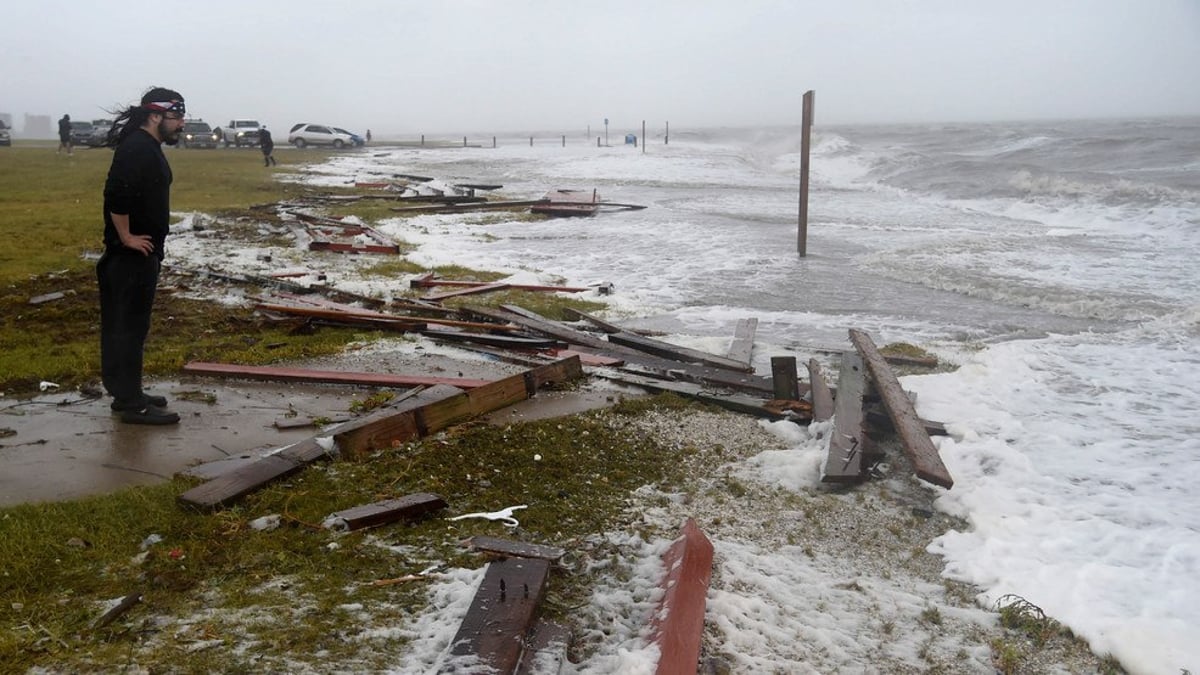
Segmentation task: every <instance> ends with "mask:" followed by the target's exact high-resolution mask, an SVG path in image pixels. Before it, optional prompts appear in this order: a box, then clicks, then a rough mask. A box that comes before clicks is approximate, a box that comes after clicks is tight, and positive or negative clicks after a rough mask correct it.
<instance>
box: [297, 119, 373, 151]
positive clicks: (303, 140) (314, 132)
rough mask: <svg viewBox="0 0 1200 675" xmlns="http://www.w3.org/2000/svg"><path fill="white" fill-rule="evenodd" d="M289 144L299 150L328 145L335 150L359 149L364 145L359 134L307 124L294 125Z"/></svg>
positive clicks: (322, 125) (321, 125)
mask: <svg viewBox="0 0 1200 675" xmlns="http://www.w3.org/2000/svg"><path fill="white" fill-rule="evenodd" d="M288 143H291V144H292V145H294V146H296V147H297V148H303V147H306V146H309V145H328V146H331V147H334V148H344V147H347V146H350V147H357V146H360V145H362V144H363V142H362V139H361V138H360V137H359V136H358V135H357V134H352V133H350V132H349V131H346V130H345V129H339V128H338V127H331V126H328V125H325V124H308V123H307V122H301V123H300V124H294V125H292V129H291V131H289V132H288Z"/></svg>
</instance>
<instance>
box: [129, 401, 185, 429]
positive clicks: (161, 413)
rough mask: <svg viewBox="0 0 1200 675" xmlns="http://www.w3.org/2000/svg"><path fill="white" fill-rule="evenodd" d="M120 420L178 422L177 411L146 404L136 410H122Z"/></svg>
mask: <svg viewBox="0 0 1200 675" xmlns="http://www.w3.org/2000/svg"><path fill="white" fill-rule="evenodd" d="M121 421H122V422H124V423H126V424H178V423H179V413H173V412H171V411H170V410H166V409H164V408H159V407H157V406H152V405H148V406H144V407H141V408H138V409H136V410H126V411H123V412H122V413H121Z"/></svg>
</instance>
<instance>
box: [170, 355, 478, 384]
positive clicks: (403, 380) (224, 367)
mask: <svg viewBox="0 0 1200 675" xmlns="http://www.w3.org/2000/svg"><path fill="white" fill-rule="evenodd" d="M183 372H185V373H188V374H190V375H214V376H223V377H238V378H242V379H247V380H264V381H269V382H324V383H329V384H356V385H364V386H371V387H413V386H417V385H429V386H432V385H435V384H448V385H450V386H452V387H458V388H459V389H474V388H475V387H482V386H483V385H485V384H487V383H489V382H491V380H479V379H472V378H466V377H434V376H430V375H395V374H392V373H366V372H354V371H342V370H312V369H308V368H284V367H279V366H242V365H236V364H230V363H207V362H204V361H193V362H191V363H187V364H184V366H183Z"/></svg>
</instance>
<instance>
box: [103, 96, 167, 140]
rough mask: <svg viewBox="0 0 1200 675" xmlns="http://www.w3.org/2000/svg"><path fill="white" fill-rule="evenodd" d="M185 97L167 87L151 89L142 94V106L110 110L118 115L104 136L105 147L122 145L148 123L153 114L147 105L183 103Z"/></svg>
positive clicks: (118, 107) (110, 112)
mask: <svg viewBox="0 0 1200 675" xmlns="http://www.w3.org/2000/svg"><path fill="white" fill-rule="evenodd" d="M182 100H183V96H182V95H181V94H180V93H179V92H177V91H175V90H173V89H167V88H165V87H150V88H149V89H147V90H146V93H145V94H142V102H141V104H140V105H131V106H129V107H128V108H125V109H124V110H122V109H121V107H120V106H119V105H118V106H117V107H116V108H114V109H112V110H109V111H108V112H109V114H112V115H116V116H117V117H116V119H115V120H113V123H112V126H111V127H109V128H108V133H107V134H105V135H104V147H107V148H115V147H117V146H118V145H120V143H121V141H123V140H125V139H126V138H128V137H129V134H132V133H133V132H134V131H136V130H137V129H140V128H141V127H142V125H144V124H145V123H146V120H147V119H149V118H150V113H151V112H153V111H151V110H150V109H149V108H147V107H146V104H147V103H153V102H155V101H182Z"/></svg>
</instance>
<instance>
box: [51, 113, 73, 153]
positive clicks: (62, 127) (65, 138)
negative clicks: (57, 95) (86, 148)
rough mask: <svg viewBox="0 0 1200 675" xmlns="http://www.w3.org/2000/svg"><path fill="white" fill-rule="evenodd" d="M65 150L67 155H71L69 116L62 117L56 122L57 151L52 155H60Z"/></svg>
mask: <svg viewBox="0 0 1200 675" xmlns="http://www.w3.org/2000/svg"><path fill="white" fill-rule="evenodd" d="M64 148H65V149H66V151H67V154H68V155H70V154H72V153H71V116H70V115H63V116H62V119H60V120H58V150H55V151H54V154H56V155H60V154H62V151H63V149H64Z"/></svg>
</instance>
